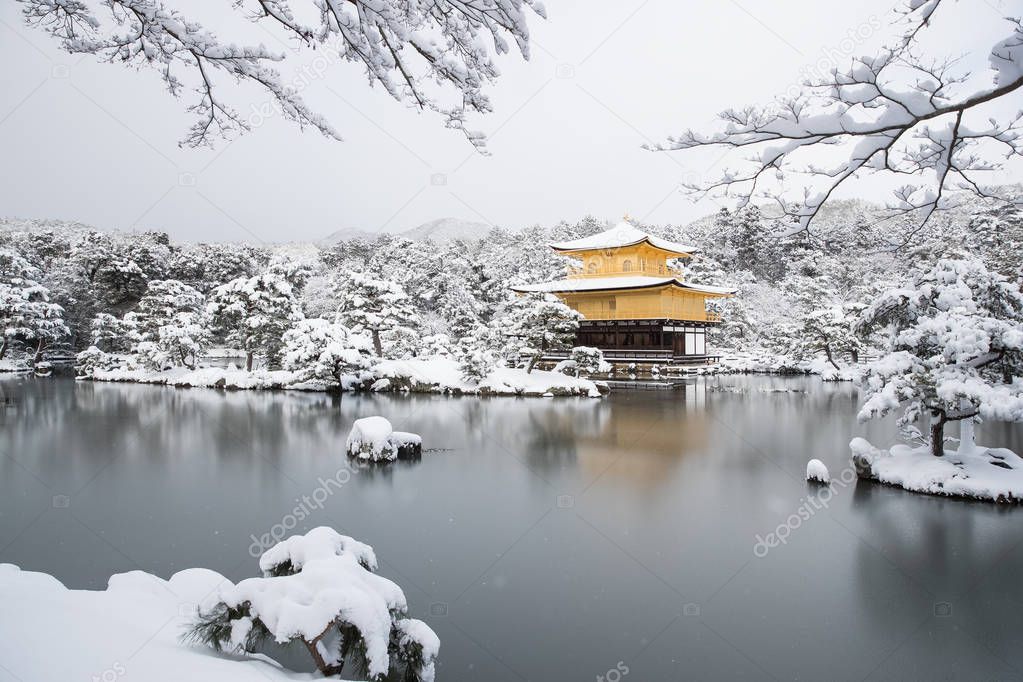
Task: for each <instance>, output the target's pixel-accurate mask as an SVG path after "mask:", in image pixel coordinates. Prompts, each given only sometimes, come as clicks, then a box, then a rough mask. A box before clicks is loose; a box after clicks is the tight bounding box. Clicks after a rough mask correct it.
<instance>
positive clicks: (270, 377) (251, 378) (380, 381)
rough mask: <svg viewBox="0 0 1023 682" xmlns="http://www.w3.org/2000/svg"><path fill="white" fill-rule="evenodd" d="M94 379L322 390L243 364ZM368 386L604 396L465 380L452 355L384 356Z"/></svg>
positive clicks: (513, 378) (542, 375)
mask: <svg viewBox="0 0 1023 682" xmlns="http://www.w3.org/2000/svg"><path fill="white" fill-rule="evenodd" d="M92 379H93V380H94V381H124V382H133V383H142V384H164V385H167V386H178V387H207V388H231V389H293V390H307V391H317V390H323V389H324V386H323V385H321V384H319V383H318V382H308V381H306V382H303V381H300V380H299V373H297V372H290V371H287V370H264V369H257V370H253V371H251V372H249V371H246V370H244V369H238V368H237V367H200V368H198V369H194V370H190V369H187V368H185V367H177V368H174V369H169V370H164V371H152V370H145V369H96V370H94V371H93V374H92ZM356 385H362V386H365V387H368V388H370V390H373V391H381V392H385V391H410V392H413V393H453V394H476V393H479V394H481V395H524V396H546V395H578V396H590V397H594V398H599V397H600V395H601V389H602V388H603V389H604V392H607V389H606V387H603V386H598V384H597V383H595V382H593V381H590V380H589V379H582V378H577V377H571V376H568V375H565V374H561V373H558V372H544V371H541V370H534V371H533V372H531V373H528V374H527V373H526V370H524V369H515V368H507V367H505V368H497V369H494V370H493V372H491V373H490V375H489V376H488V377H487V378H486V379H484V380H483V381H481V382H480V383H479V384H478V385H475V384H472V383H470V382H466V381H464V380H463V379H462V378H461V371H460V370H459V367H458V363H457V362H456V361H454V360H451V359H450V358H442V357H436V358H428V359H415V360H381V361H380V362H379V363H377V364H376V365H375V366H374V367H373V369H372V370H371V371H369V372H367V373H365V374H364V375H363V376H359V377H356V376H352V377H349V378H348V379H347V380H346V381H345V389H346V390H350V389H352V388H353V387H355V386H356Z"/></svg>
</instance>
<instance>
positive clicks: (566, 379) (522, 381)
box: [479, 367, 601, 398]
mask: <svg viewBox="0 0 1023 682" xmlns="http://www.w3.org/2000/svg"><path fill="white" fill-rule="evenodd" d="M479 391H480V393H483V394H493V395H533V396H536V395H541V396H551V395H586V396H589V397H591V398H599V397H600V395H601V394H600V389H599V387H598V386H597V384H596V383H595V382H593V381H590V380H589V379H581V378H578V377H570V376H568V375H566V374H560V373H558V372H544V371H541V370H533V371H532V372H530V373H528V374H527V373H526V371H525V370H524V369H513V368H510V367H499V368H497V369H495V370H494V371H493V372H491V373H490V374H489V375H488V376H487V378H486V379H484V380H483V381H481V382H480V385H479Z"/></svg>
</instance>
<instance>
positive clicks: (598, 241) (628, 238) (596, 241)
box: [548, 220, 698, 255]
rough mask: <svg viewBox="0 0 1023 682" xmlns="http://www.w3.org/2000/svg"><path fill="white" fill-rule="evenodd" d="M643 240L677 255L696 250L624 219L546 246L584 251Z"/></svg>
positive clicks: (632, 243) (628, 244)
mask: <svg viewBox="0 0 1023 682" xmlns="http://www.w3.org/2000/svg"><path fill="white" fill-rule="evenodd" d="M643 241H645V242H647V243H649V244H650V245H651V246H654V247H656V248H658V249H663V250H664V251H671V252H672V253H677V254H679V255H688V254H691V253H695V252H696V251H698V249H697V248H696V247H695V246H691V245H689V244H679V243H678V242H673V241H669V240H667V239H661V238H660V237H655V236H653V235H650V234H647V233H646V232H644V231H643V230H640V229H637V228H636V227H635V226H633V225H632V224H630V223H628V222H626V221H624V220H623V221H622V222H620V223H618V224H617V225H615V226H614V227H612V228H611V229H610V230H604V231H603V232H598V233H597V234H593V235H590V236H589V237H583V238H582V239H572V240H569V241H567V242H551V243H550V244H548V246H550V247H551V248H552V249H554V250H555V251H584V250H589V249H616V248H621V247H623V246H633V245H634V244H639V243H640V242H643Z"/></svg>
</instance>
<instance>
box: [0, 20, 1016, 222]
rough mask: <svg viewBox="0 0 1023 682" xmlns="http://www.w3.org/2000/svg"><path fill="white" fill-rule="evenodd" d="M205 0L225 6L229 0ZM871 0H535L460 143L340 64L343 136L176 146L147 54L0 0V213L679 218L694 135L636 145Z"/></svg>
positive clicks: (771, 90)
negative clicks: (140, 57)
mask: <svg viewBox="0 0 1023 682" xmlns="http://www.w3.org/2000/svg"><path fill="white" fill-rule="evenodd" d="M217 2H219V3H220V4H222V5H223V6H224V9H223V10H222V11H223V12H224V13H227V12H228V9H227V8H228V7H229V6H230V4H231V3H230V2H228V0H217ZM171 4H174V3H171ZM994 4H997V3H994V2H993V3H984V2H978V3H976V11H977V12H990V13H995V12H997V9H996V8H995V7H994ZM891 7H892V0H861V1H860V2H855V3H852V2H845V1H826V2H825V1H821V0H624V1H622V2H616V3H610V2H599V3H598V2H594V1H593V0H549V2H547V11H548V19H547V20H546V21H544V20H541V19H540V18H538V17H532V21H531V30H532V34H533V40H534V45H533V54H532V58H531V59H530V61H529V62H524V61H523V60H522V59H521V58H520V57H519V56H518V55H517V54H515V53H513V54H509V55H506V56H504V57H502V58H501V60H500V66H501V68H502V71H503V75H502V77H501V79H500V80H499V81H498V82H497V83H496V84H495V85H494V86H493V87H492V88H491V89H490V90H489V93H490V95H491V97H492V100H493V102H494V104H495V112H494V113H493V114H491V115H490V116H488V117H483V118H481V119H478V120H476V121H474V124H475V125H474V126H473V127H475V128H478V129H480V130H483V131H484V132H486V133H488V134H489V136H490V141H489V149H490V151H491V153H492V156H489V157H482V156H479V155H478V154H476V153H475V152H474V151H473V149H472V147H471V146H470V145H469V144H468V143H467V142H466V141H465V140H464V138H463V137H461V136H460V134H458V133H457V132H454V131H450V130H446V129H445V128H444V127H443V122H442V121H441V120H440V119H439V118H438V117H437V116H436V115H432V114H425V113H424V114H420V113H417V112H415V111H413V110H411V109H407V108H405V107H404V106H403V105H402V104H399V103H396V102H395V101H393V100H392V99H390V98H389V97H387V96H386V95H385V94H384V93H383V92H382V91H381V90H380V89H379V88H375V89H370V88H369V87H367V85H366V81H365V78H364V76H363V74H362V72H361V70H360V69H359V67H358V66H356V65H354V64H342V65H339V66H337V67H335V68H333V69H332V70H331V71H330V72H329V73H328V74H327V77H326V78H324V79H322V80H320V81H317V82H315V83H313V84H312V85H311V86H310V88H309V89H308V90H307V91H306V93H305V95H306V99H307V100H308V101H309V103H310V104H312V105H313V106H314V108H316V109H318V110H319V111H320V112H322V113H323V114H324V115H326V117H327V118H328V119H329V120H330V121H331V122H332V123H333V124H334V126H335V128H337V129H338V130H339V131H340V132H341V133H342V135H343V136H344V137H345V141H343V142H336V141H331V140H328V139H326V138H324V137H322V136H321V135H320V134H319V133H317V132H315V131H311V130H306V131H304V132H303V131H302V130H300V129H299V128H298V127H297V126H295V125H293V124H290V123H288V122H286V121H282V120H279V119H271V120H269V121H267V122H266V123H265V124H264V125H262V126H261V127H260V128H258V129H257V130H255V131H254V132H252V133H249V134H247V135H243V136H241V137H239V138H237V139H235V140H233V141H231V142H230V143H227V142H220V143H219V144H218V146H217V147H216V148H215V149H214V150H212V151H210V150H195V149H191V148H179V147H178V144H177V143H178V141H179V140H180V139H181V138H182V137H183V136H184V134H185V132H186V130H187V128H188V126H189V125H191V122H192V118H191V116H190V114H188V113H187V112H186V111H185V103H183V102H182V101H179V100H175V99H174V98H173V97H171V96H170V95H169V94H167V92H166V91H165V90H164V88H163V86H162V84H161V82H160V80H159V77H158V75H157V74H156V73H155V72H152V71H141V72H135V71H132V70H129V69H125V68H123V67H121V66H118V65H109V64H103V63H97V62H96V60H95V59H94V58H92V57H84V58H83V57H80V56H69V55H67V54H64V53H62V52H60V51H59V50H58V49H57V45H56V44H55V43H54V42H53V41H52V40H51V39H50V38H48V37H47V36H46V35H44V34H43V33H40V32H38V31H35V30H33V29H30V28H28V27H26V26H25V25H24V24H23V23H22V20H21V17H20V13H19V7H18V5H17V3H11V2H5V3H0V63H3V64H4V65H5V66H4V69H3V72H4V79H3V87H2V88H0V157H2V162H0V215H3V216H9V217H35V218H61V219H69V220H79V221H82V222H85V223H90V224H93V225H96V226H98V227H104V228H120V229H132V228H136V229H143V228H152V229H160V230H165V231H167V232H169V233H170V234H171V236H172V237H173V238H175V239H184V240H207V241H209V240H231V241H233V240H252V241H255V240H261V241H284V240H292V239H318V238H320V237H322V236H324V235H326V234H328V233H330V232H332V231H334V230H337V229H340V228H361V229H366V230H371V231H377V230H388V231H396V230H403V229H408V228H410V227H414V226H416V225H418V224H420V223H423V222H425V221H428V220H432V219H435V218H440V217H445V216H454V217H459V218H465V219H469V220H478V221H482V222H487V223H491V224H497V225H503V226H506V227H510V228H518V227H521V226H523V225H528V224H533V223H542V224H549V223H553V222H556V221H558V220H561V219H568V220H576V219H578V218H580V217H582V216H584V215H586V214H593V215H596V216H598V217H601V218H617V217H618V216H621V215H622V213H624V212H629V213H630V214H631V215H633V216H636V217H637V218H641V219H643V220H646V221H649V222H655V223H666V222H671V223H679V222H687V221H688V220H691V219H693V218H696V217H698V216H700V215H702V214H705V213H707V212H709V211H712V210H714V209H715V208H716V207H715V205H714V204H712V203H707V202H703V203H701V204H699V205H694V204H693V202H692V201H691V200H690V199H689V198H688V197H686V196H685V195H683V194H681V193H679V192H678V185H679V183H680V181H682V180H683V179H686V178H692V177H699V176H700V175H702V174H703V173H705V172H706V171H707V168H708V166H710V165H711V164H712V163H714V162H715V161H716V160H717V159H716V155H714V154H711V155H708V154H706V153H700V154H697V153H688V152H687V153H679V152H674V153H670V154H669V153H652V152H647V151H644V150H642V149H641V148H640V145H642V144H643V143H644V142H646V141H660V140H663V138H664V137H665V136H667V135H670V134H673V133H678V132H680V131H681V130H682V129H683V128H685V127H690V126H692V127H699V126H701V125H705V124H706V123H708V122H710V121H711V120H712V119H713V117H714V115H715V114H716V113H717V112H718V111H720V110H721V109H723V108H726V107H729V106H741V105H744V104H748V103H756V102H764V101H767V100H769V99H770V98H771V97H772V96H773V95H775V94H777V93H780V92H784V91H785V90H786V89H787V88H789V87H790V86H791V85H793V84H794V83H797V82H799V81H800V80H801V78H802V75H804V74H805V70H806V69H807V68H813V66H814V65H815V64H817V63H818V62H820V61H821V60H822V59H826V55H833V54H835V50H836V49H839V50H840V49H841V46H842V45H843V39H845V38H847V36H848V35H849V31H850V29H857V28H858V27H880V28H879V29H878V30H872V29H870V28H867V29H865V30H864V31H862V32H861V35H865V34H871V35H870V36H869V37H868V38H867V39H866V40H865V41H864V42H863V44H862V47H863V51H864V52H869V47H870V46H871V45H873V44H875V43H876V41H877V40H879V39H880V38H881V37H883V36H881V35H878V34H879V33H880V32H883V31H886V30H888V29H889V27H888V26H887V24H886V22H887V21H888V19H889V18H890V15H889V14H888V12H889V10H890V8H891ZM598 8H599V9H598ZM221 33H223V32H221ZM264 40H265V41H266V43H267V45H268V46H274V43H273V40H274V39H273V38H272V37H270V36H269V35H266V36H265V37H264ZM844 44H845V45H848V44H849V43H848V41H846V42H845V43H844ZM276 47H280V45H277V46H276ZM859 47H860V46H857V53H858V52H859ZM243 94H244V93H243ZM249 95H251V93H248V94H247V95H245V99H241V100H236V101H235V105H236V107H237V108H239V109H241V110H242V111H243V112H247V111H248V106H249V104H250V102H251V103H258V102H259V101H262V99H265V96H263V97H262V98H260V97H259V96H258V95H257V96H255V97H251V98H250V97H249ZM192 178H194V183H193V181H192Z"/></svg>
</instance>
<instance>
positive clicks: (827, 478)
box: [806, 459, 831, 483]
mask: <svg viewBox="0 0 1023 682" xmlns="http://www.w3.org/2000/svg"><path fill="white" fill-rule="evenodd" d="M806 480H808V481H816V482H817V483H830V482H831V474H829V473H828V468H827V467H826V466H824V462H822V461H820V460H819V459H811V460H810V461H809V462H807V463H806Z"/></svg>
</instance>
